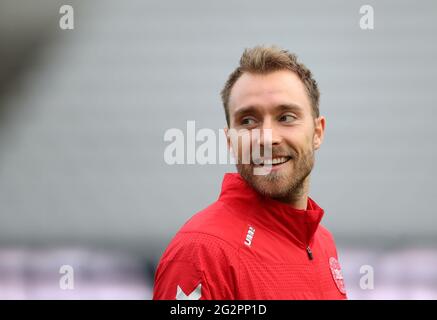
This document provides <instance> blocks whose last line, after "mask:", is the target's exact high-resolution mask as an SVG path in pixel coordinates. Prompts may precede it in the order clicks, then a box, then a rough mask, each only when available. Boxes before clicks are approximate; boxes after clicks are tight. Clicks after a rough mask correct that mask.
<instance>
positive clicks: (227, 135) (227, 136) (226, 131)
mask: <svg viewBox="0 0 437 320" xmlns="http://www.w3.org/2000/svg"><path fill="white" fill-rule="evenodd" d="M223 131H224V132H225V136H226V141H227V142H228V149H229V148H230V147H231V138H230V137H229V128H228V127H224V128H223Z"/></svg>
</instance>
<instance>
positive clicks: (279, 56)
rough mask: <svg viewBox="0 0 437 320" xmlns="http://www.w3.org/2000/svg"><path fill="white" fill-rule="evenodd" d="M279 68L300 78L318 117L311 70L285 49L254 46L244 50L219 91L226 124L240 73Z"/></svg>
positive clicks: (314, 114) (317, 91) (314, 83)
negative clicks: (230, 102) (237, 64)
mask: <svg viewBox="0 0 437 320" xmlns="http://www.w3.org/2000/svg"><path fill="white" fill-rule="evenodd" d="M279 70H290V71H292V72H294V73H295V74H296V75H297V76H298V77H299V78H300V80H301V81H302V82H303V84H304V86H305V88H306V90H307V93H308V97H309V98H310V101H311V106H312V113H313V117H314V118H317V117H319V98H320V92H319V88H318V86H317V82H316V80H315V79H313V76H312V73H311V71H310V70H309V69H308V68H307V67H306V66H305V65H304V64H303V63H300V62H298V61H297V56H296V55H295V54H293V53H290V52H288V51H287V50H283V49H280V48H278V47H276V46H270V47H266V46H256V47H253V48H249V49H245V50H244V52H243V55H242V56H241V58H240V65H239V66H238V67H237V69H235V70H234V71H233V72H232V73H231V74H230V75H229V77H228V80H227V81H226V84H225V86H224V88H223V90H222V91H221V97H222V101H223V106H224V108H225V114H226V121H227V123H228V126H229V125H230V116H229V97H230V95H231V90H232V87H233V86H234V84H235V82H237V80H238V79H239V78H240V77H241V75H242V74H243V73H245V72H248V73H254V74H267V73H270V72H273V71H279Z"/></svg>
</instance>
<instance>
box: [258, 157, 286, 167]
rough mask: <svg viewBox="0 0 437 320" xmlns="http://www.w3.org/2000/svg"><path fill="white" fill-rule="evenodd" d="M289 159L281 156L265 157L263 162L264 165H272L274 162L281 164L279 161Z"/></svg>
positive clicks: (282, 161)
mask: <svg viewBox="0 0 437 320" xmlns="http://www.w3.org/2000/svg"><path fill="white" fill-rule="evenodd" d="M286 161H288V158H286V157H280V158H274V159H273V160H272V159H265V160H264V161H263V162H262V164H264V165H272V164H279V163H284V162H286Z"/></svg>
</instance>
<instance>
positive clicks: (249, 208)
mask: <svg viewBox="0 0 437 320" xmlns="http://www.w3.org/2000/svg"><path fill="white" fill-rule="evenodd" d="M219 201H222V202H225V203H227V204H228V205H229V206H230V207H231V208H233V209H235V210H234V211H235V213H237V214H242V215H244V216H245V217H247V218H249V217H250V220H251V221H254V222H256V223H257V224H259V225H263V226H264V227H266V228H268V229H269V230H271V231H273V232H275V233H279V234H280V235H282V236H285V237H286V238H289V239H291V240H292V241H294V242H295V243H296V244H297V245H299V246H301V247H303V248H306V247H307V246H308V245H310V244H311V242H312V239H313V236H314V233H315V232H316V230H317V228H318V226H319V224H320V221H321V220H322V217H323V214H324V211H323V209H322V208H320V207H319V206H318V205H317V203H315V202H314V201H313V200H312V199H311V198H310V197H308V203H307V209H306V210H300V209H295V208H293V207H291V206H290V205H288V204H285V203H282V202H279V201H277V200H275V199H272V198H270V197H267V196H263V195H261V194H259V193H258V192H257V191H256V190H255V189H253V188H252V187H251V186H250V185H249V184H248V183H247V182H246V181H245V180H244V179H243V178H242V177H241V176H240V174H239V173H226V174H225V176H224V178H223V183H222V190H221V194H220V197H219Z"/></svg>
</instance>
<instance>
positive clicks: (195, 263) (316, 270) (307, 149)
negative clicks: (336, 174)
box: [154, 47, 346, 300]
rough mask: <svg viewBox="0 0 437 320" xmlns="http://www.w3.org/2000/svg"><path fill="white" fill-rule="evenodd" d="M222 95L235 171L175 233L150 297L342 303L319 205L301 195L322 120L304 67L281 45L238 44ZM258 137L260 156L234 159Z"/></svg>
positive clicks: (312, 83) (334, 258) (334, 253)
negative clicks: (244, 136)
mask: <svg viewBox="0 0 437 320" xmlns="http://www.w3.org/2000/svg"><path fill="white" fill-rule="evenodd" d="M222 100H223V105H224V108H225V113H226V120H227V124H228V129H226V133H227V135H228V145H229V146H230V147H233V151H234V153H235V156H236V159H237V170H238V173H233V174H226V175H225V177H224V180H223V184H222V190H221V194H220V197H219V199H218V200H217V201H216V202H215V203H213V204H212V205H210V206H209V207H207V208H206V209H204V210H203V211H201V212H199V213H197V214H196V215H194V216H193V217H192V218H191V219H190V220H189V221H188V222H187V223H186V224H185V225H184V226H183V227H182V228H181V230H180V231H179V232H178V233H177V234H176V236H175V237H174V238H173V240H172V241H171V243H170V245H169V246H168V248H167V249H166V251H165V252H164V254H163V256H162V258H161V261H160V263H159V266H158V268H157V272H156V275H155V287H154V299H239V300H241V299H346V292H345V287H344V282H343V277H342V273H341V268H340V265H339V263H338V258H337V251H336V248H335V244H334V240H333V237H332V236H331V234H330V233H329V231H327V230H326V229H325V228H324V227H323V226H322V225H320V221H321V219H322V216H323V214H324V211H323V209H321V208H320V207H319V206H318V205H317V204H316V203H315V202H314V201H313V200H312V199H311V198H309V196H308V192H309V180H310V173H311V170H312V168H313V164H314V152H315V150H317V149H318V148H319V147H320V145H321V144H322V141H323V136H324V130H325V122H326V120H325V118H324V117H322V116H320V115H319V90H318V86H317V83H316V81H315V80H314V79H313V78H312V74H311V72H310V71H309V70H308V69H307V68H306V67H305V66H304V65H303V64H301V63H300V62H298V61H297V58H296V56H295V55H294V54H291V53H289V52H288V51H285V50H281V49H279V48H276V47H255V48H252V49H246V50H245V51H244V53H243V55H242V57H241V60H240V66H239V67H238V68H237V69H236V70H235V71H234V72H232V73H231V75H230V76H229V78H228V81H227V82H226V84H225V87H224V89H223V90H222ZM231 129H232V130H235V131H237V132H240V131H245V132H249V133H250V135H251V139H250V145H249V146H247V144H246V145H244V144H237V146H236V147H235V144H234V143H233V141H232V139H231V135H230V130H231ZM255 130H259V131H260V132H261V135H260V136H261V137H262V138H264V139H259V138H257V139H255V138H253V136H254V135H253V133H254V132H255ZM267 132H269V133H270V134H267ZM240 140H241V139H240ZM257 141H258V142H259V143H260V144H262V145H263V147H266V148H264V149H263V150H264V154H262V155H260V156H259V157H258V158H255V157H253V156H252V157H251V158H250V161H249V162H248V163H247V162H246V163H244V162H243V161H241V159H242V156H243V155H244V154H247V153H248V152H249V150H250V149H251V148H253V147H254V144H255V143H256V142H257ZM265 150H270V153H268V152H267V151H265ZM266 154H269V155H266ZM260 168H267V169H268V170H267V171H266V173H265V174H259V173H258V174H256V173H255V169H260Z"/></svg>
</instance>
